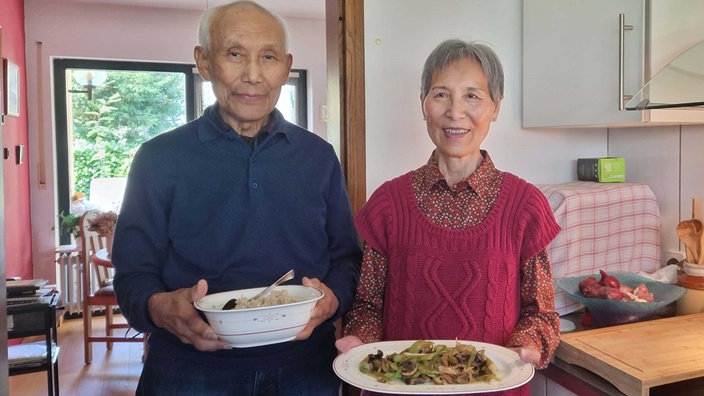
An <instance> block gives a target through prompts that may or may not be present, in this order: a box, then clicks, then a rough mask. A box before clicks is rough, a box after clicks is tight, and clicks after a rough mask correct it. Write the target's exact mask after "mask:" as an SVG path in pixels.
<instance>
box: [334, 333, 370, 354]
mask: <svg viewBox="0 0 704 396" xmlns="http://www.w3.org/2000/svg"><path fill="white" fill-rule="evenodd" d="M362 344H364V343H363V342H362V340H360V339H359V338H357V336H353V335H348V336H344V337H342V338H339V339H338V340H337V341H335V347H336V348H337V350H338V351H339V352H340V353H345V352H347V351H349V350H350V349H352V348H354V347H356V346H358V345H362Z"/></svg>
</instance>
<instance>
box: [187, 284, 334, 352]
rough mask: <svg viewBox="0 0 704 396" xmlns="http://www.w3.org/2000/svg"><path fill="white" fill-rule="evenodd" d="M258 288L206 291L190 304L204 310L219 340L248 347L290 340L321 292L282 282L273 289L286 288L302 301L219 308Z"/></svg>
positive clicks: (305, 321) (303, 323) (254, 293)
mask: <svg viewBox="0 0 704 396" xmlns="http://www.w3.org/2000/svg"><path fill="white" fill-rule="evenodd" d="M262 290H264V288H263V287H258V288H254V289H243V290H233V291H227V292H222V293H215V294H210V295H207V296H205V297H203V298H201V299H200V300H198V301H196V302H194V303H193V304H194V305H195V307H196V308H197V309H198V310H200V311H202V312H203V313H204V314H205V317H206V318H207V319H208V323H209V324H210V327H212V328H213V330H215V332H216V333H218V335H219V336H220V338H221V339H222V340H224V341H226V342H229V343H230V344H232V346H233V347H235V348H248V347H254V346H261V345H269V344H276V343H279V342H285V341H290V340H292V339H293V338H294V337H295V336H296V334H298V333H299V332H300V331H301V330H303V328H304V327H305V326H306V324H307V323H308V321H309V320H310V316H311V314H312V313H313V308H314V307H315V303H316V302H317V301H318V300H320V299H321V298H323V293H322V292H321V291H320V290H318V289H315V288H312V287H308V286H302V285H284V286H278V287H276V289H274V290H286V291H288V294H289V295H291V296H293V297H298V298H300V299H302V301H299V302H295V303H291V304H282V305H273V306H270V307H257V308H244V309H231V310H226V311H223V310H222V307H223V305H225V303H226V302H227V301H229V300H230V299H233V298H240V297H242V296H244V297H245V298H250V297H253V296H255V295H256V294H257V293H259V292H260V291H262Z"/></svg>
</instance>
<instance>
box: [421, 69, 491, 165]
mask: <svg viewBox="0 0 704 396" xmlns="http://www.w3.org/2000/svg"><path fill="white" fill-rule="evenodd" d="M421 105H422V106H423V115H424V116H425V119H426V126H427V128H428V135H430V139H431V140H432V141H433V143H434V144H435V147H436V150H435V153H436V155H438V156H439V158H438V159H439V160H441V159H451V158H457V159H470V158H478V157H476V156H478V155H479V156H480V155H481V154H480V152H479V148H480V145H481V143H482V141H483V140H484V138H485V137H486V135H487V134H488V133H489V125H490V124H491V122H492V121H494V120H495V119H496V117H497V116H498V114H499V108H500V107H501V98H498V99H497V101H496V102H494V101H492V100H491V96H490V95H489V86H488V83H487V79H486V76H485V75H484V71H483V70H482V68H481V66H480V65H479V63H477V62H475V61H473V60H470V59H461V60H457V61H455V62H452V63H450V64H449V65H448V66H447V67H445V68H444V69H442V70H439V71H437V72H435V74H434V75H433V78H432V82H431V84H430V90H429V91H428V95H427V96H426V98H425V100H423V98H421Z"/></svg>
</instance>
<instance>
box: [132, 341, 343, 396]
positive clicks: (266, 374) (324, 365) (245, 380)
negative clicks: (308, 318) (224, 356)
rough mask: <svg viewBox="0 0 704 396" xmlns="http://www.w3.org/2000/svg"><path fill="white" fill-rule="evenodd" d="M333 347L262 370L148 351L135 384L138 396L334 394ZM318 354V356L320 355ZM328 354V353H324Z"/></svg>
mask: <svg viewBox="0 0 704 396" xmlns="http://www.w3.org/2000/svg"><path fill="white" fill-rule="evenodd" d="M335 353H336V351H335V348H334V346H333V347H332V348H331V350H330V351H316V356H315V357H313V358H311V357H309V356H302V357H301V359H299V360H298V362H297V364H293V365H289V366H281V365H280V364H277V362H272V364H271V367H268V368H266V369H251V368H248V367H246V361H245V362H243V363H235V364H232V365H226V364H223V365H222V367H219V366H217V365H215V366H213V365H203V364H198V363H193V362H190V361H184V360H179V359H174V358H173V357H171V356H164V355H163V354H160V353H159V352H158V351H154V350H150V351H149V354H148V355H147V360H146V361H145V362H144V368H143V369H142V375H141V377H140V378H139V384H138V385H137V393H136V394H137V395H138V396H159V395H164V396H176V395H188V396H198V395H204V396H205V395H207V396H217V395H222V396H225V395H228V396H240V395H242V396H244V395H246V396H338V395H339V389H340V380H339V379H338V378H337V376H336V375H335V373H334V371H333V370H332V360H333V359H334V357H335ZM321 354H322V356H321ZM325 355H328V356H325Z"/></svg>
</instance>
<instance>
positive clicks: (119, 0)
mask: <svg viewBox="0 0 704 396" xmlns="http://www.w3.org/2000/svg"><path fill="white" fill-rule="evenodd" d="M41 1H46V2H49V1H53V2H65V1H67V0H41ZM69 1H73V2H77V3H93V4H95V3H102V4H119V5H128V6H140V7H161V8H179V9H185V10H205V9H206V8H209V7H214V6H219V5H222V4H226V3H229V2H231V1H232V0H69ZM257 3H259V4H261V5H262V6H264V7H266V8H268V9H269V10H270V11H272V12H274V13H276V14H279V15H281V16H282V17H293V18H314V19H325V0H257Z"/></svg>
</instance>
